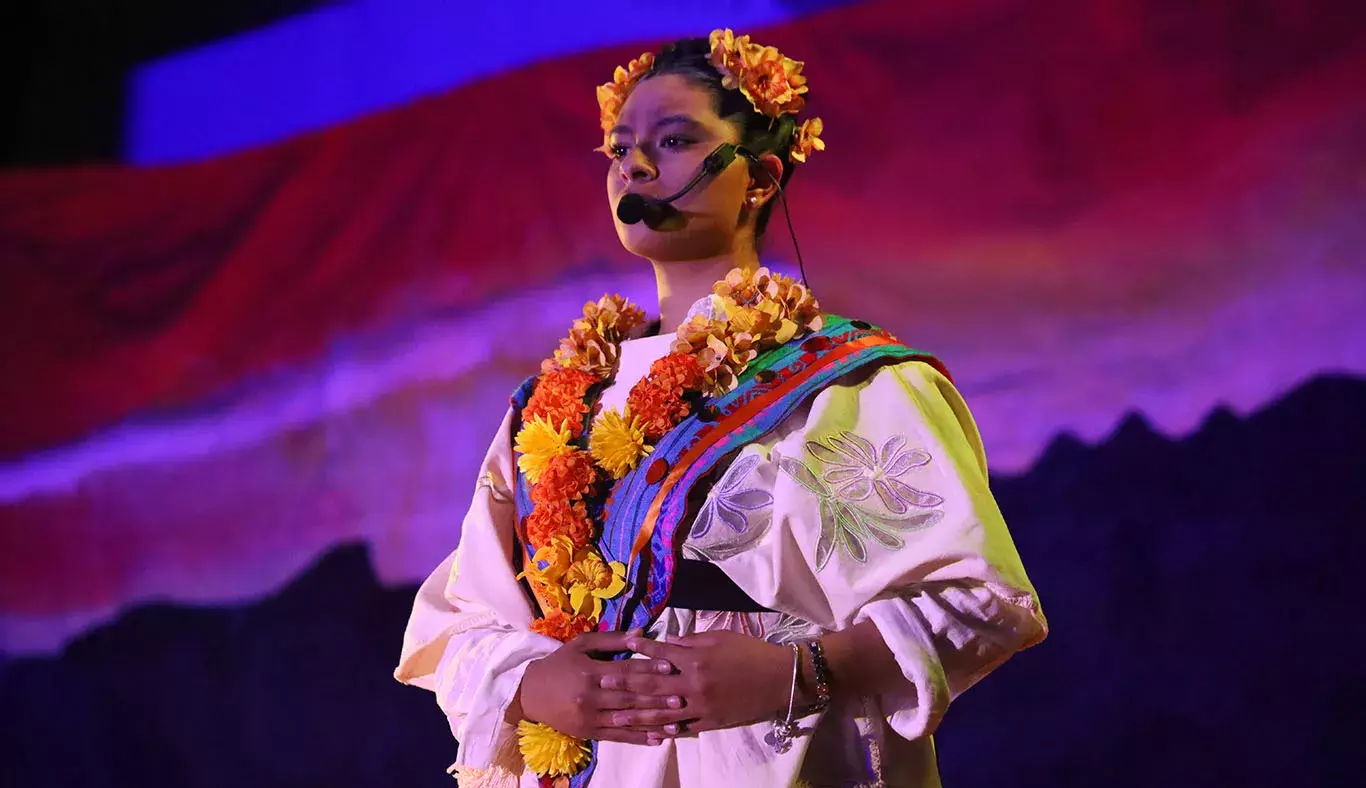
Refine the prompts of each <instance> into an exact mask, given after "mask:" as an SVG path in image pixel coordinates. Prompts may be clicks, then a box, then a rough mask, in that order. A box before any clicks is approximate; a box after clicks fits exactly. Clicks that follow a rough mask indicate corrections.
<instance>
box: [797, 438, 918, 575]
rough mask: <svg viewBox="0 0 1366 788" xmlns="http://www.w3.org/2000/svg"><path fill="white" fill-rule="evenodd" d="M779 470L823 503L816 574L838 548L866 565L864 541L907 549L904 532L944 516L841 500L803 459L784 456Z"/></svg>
mask: <svg viewBox="0 0 1366 788" xmlns="http://www.w3.org/2000/svg"><path fill="white" fill-rule="evenodd" d="M778 467H779V468H782V469H783V471H784V472H785V473H787V475H788V476H791V477H792V479H793V481H795V482H797V484H800V485H801V486H802V487H805V488H806V489H807V491H809V492H810V493H811V494H812V495H815V496H816V498H817V499H818V500H819V501H820V504H821V535H820V539H819V541H818V542H817V543H816V571H820V570H822V569H824V568H825V565H826V564H827V563H829V561H830V556H831V555H832V554H833V553H834V551H835V548H836V547H838V548H839V550H840V551H841V552H843V553H844V554H846V555H848V556H849V557H850V558H852V559H854V560H855V561H857V562H858V563H860V564H864V563H867V562H868V548H867V546H866V545H865V544H864V540H869V539H871V540H873V541H875V542H878V543H879V544H881V545H882V546H883V547H886V548H887V549H889V550H900V549H901V548H902V547H905V546H906V543H905V541H904V540H903V539H902V538H901V536H900V534H901V533H904V532H908V531H918V530H922V529H925V528H929V527H930V526H932V525H934V524H935V523H937V522H939V521H940V520H941V519H942V518H943V516H944V513H943V512H942V511H940V510H938V509H934V510H930V511H925V512H920V513H917V514H891V515H882V514H879V513H877V512H874V511H871V510H869V509H867V508H865V507H863V506H862V505H860V504H859V502H857V501H853V500H846V499H844V498H841V497H840V495H839V494H838V492H836V491H833V490H831V489H830V488H829V487H827V486H826V485H825V482H823V481H821V479H820V477H818V476H817V475H816V474H815V473H814V472H812V470H811V469H810V468H808V467H807V466H806V464H805V463H803V462H802V461H801V460H798V459H795V458H793V457H783V458H781V459H779V460H778Z"/></svg>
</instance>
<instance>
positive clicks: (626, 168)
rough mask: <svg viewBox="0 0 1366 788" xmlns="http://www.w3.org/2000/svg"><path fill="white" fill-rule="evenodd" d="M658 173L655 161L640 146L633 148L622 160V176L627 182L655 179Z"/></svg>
mask: <svg viewBox="0 0 1366 788" xmlns="http://www.w3.org/2000/svg"><path fill="white" fill-rule="evenodd" d="M657 175H658V172H657V171H656V170H655V166H654V163H653V162H651V161H650V159H649V157H647V156H646V155H645V154H644V153H643V152H642V151H641V150H640V148H639V147H635V148H632V149H631V150H630V152H629V153H627V154H626V158H625V159H623V160H622V162H621V177H622V178H623V179H625V180H626V182H627V183H634V182H636V181H649V180H653V179H654V178H655V177H656V176H657Z"/></svg>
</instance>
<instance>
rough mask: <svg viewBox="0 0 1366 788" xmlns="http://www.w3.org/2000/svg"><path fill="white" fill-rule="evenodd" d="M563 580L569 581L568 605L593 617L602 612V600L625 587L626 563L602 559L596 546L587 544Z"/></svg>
mask: <svg viewBox="0 0 1366 788" xmlns="http://www.w3.org/2000/svg"><path fill="white" fill-rule="evenodd" d="M564 582H565V583H567V584H568V585H569V606H570V607H571V608H573V610H574V612H575V613H578V614H579V615H584V616H589V617H590V618H592V619H593V620H594V621H596V620H597V619H598V618H599V617H600V616H601V615H602V601H603V600H604V599H611V598H612V597H614V596H616V595H617V594H620V593H621V592H622V591H623V590H624V589H625V588H626V565H625V564H623V563H622V562H620V561H610V562H609V561H604V560H602V556H601V555H598V552H597V551H596V550H594V549H592V548H587V549H584V550H580V551H579V554H578V556H576V557H575V559H574V563H573V564H570V566H569V569H568V571H566V572H565V575H564Z"/></svg>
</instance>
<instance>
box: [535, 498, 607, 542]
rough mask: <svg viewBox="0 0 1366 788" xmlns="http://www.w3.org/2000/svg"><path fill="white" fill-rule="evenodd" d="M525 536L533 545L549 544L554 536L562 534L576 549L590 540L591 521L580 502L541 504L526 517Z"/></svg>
mask: <svg viewBox="0 0 1366 788" xmlns="http://www.w3.org/2000/svg"><path fill="white" fill-rule="evenodd" d="M526 536H527V539H528V540H529V541H530V542H531V544H532V545H533V546H535V547H541V546H543V545H547V544H550V540H552V539H554V538H555V537H556V536H563V537H565V538H566V539H568V540H569V541H570V543H571V544H573V545H574V548H575V549H578V548H580V547H583V546H585V545H587V544H588V543H589V541H591V540H592V538H593V521H592V520H591V519H589V517H588V510H587V509H585V508H584V505H583V504H582V503H577V502H576V503H574V504H572V505H571V504H567V503H550V504H543V505H541V506H537V507H536V508H535V509H533V510H532V512H531V515H530V516H528V517H527V519H526Z"/></svg>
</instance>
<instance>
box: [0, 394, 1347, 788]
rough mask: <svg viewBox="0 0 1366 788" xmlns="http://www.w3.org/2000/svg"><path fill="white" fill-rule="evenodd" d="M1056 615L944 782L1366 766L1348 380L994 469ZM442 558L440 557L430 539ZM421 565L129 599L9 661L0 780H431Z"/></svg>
mask: <svg viewBox="0 0 1366 788" xmlns="http://www.w3.org/2000/svg"><path fill="white" fill-rule="evenodd" d="M993 489H994V490H995V492H996V495H997V499H998V501H999V502H1000V504H1001V508H1002V510H1003V511H1004V512H1005V515H1006V519H1007V521H1008V522H1009V523H1010V527H1011V531H1012V533H1013V535H1014V537H1015V540H1016V544H1017V546H1018V547H1019V549H1020V552H1021V554H1022V556H1023V557H1024V561H1025V565H1026V566H1027V567H1028V569H1029V572H1030V576H1031V578H1032V579H1033V580H1034V582H1035V584H1036V585H1037V587H1038V589H1039V593H1040V596H1041V598H1042V600H1043V603H1044V609H1045V612H1046V613H1047V615H1048V618H1049V623H1050V627H1051V630H1052V631H1051V635H1050V637H1049V639H1048V640H1047V641H1045V642H1044V644H1043V645H1041V646H1039V647H1037V648H1035V649H1032V650H1030V651H1027V652H1025V653H1023V654H1020V655H1018V656H1016V657H1015V658H1014V659H1012V660H1011V661H1010V662H1009V663H1007V664H1006V665H1005V666H1004V667H1002V668H1001V669H1000V670H999V671H998V672H997V673H996V674H994V675H993V676H992V677H990V678H989V679H987V680H986V681H984V682H982V683H981V684H979V685H978V686H976V687H974V688H973V689H971V690H970V691H969V692H967V693H965V694H964V695H963V696H962V697H961V698H959V699H958V700H957V701H955V703H954V705H953V707H952V708H951V710H950V712H949V714H948V715H947V717H946V719H945V721H944V723H943V725H942V727H941V728H940V731H939V735H938V737H937V742H938V748H939V754H940V768H941V771H942V772H943V779H944V783H945V784H946V785H950V786H955V787H956V788H964V787H967V788H972V787H975V786H981V787H982V788H986V787H987V786H993V787H994V786H1020V787H1023V788H1029V787H1031V786H1039V787H1040V788H1042V787H1043V786H1050V788H1056V786H1097V785H1106V786H1118V787H1119V788H1128V786H1134V787H1135V788H1137V786H1151V785H1163V786H1187V785H1189V786H1206V785H1213V786H1222V785H1238V786H1240V787H1242V788H1247V787H1248V786H1278V787H1279V786H1284V785H1344V784H1349V783H1351V782H1353V779H1352V778H1353V777H1359V776H1360V775H1362V774H1366V756H1364V755H1363V753H1366V748H1362V747H1361V746H1360V744H1359V742H1358V741H1357V739H1358V735H1359V732H1360V731H1363V730H1366V669H1363V668H1362V667H1361V657H1362V654H1363V651H1364V650H1366V649H1364V647H1366V631H1364V630H1363V627H1361V625H1360V623H1359V614H1358V612H1357V611H1358V609H1359V608H1360V603H1359V601H1358V600H1357V599H1356V598H1355V595H1354V593H1353V592H1352V591H1351V589H1352V586H1350V585H1348V581H1349V580H1350V579H1351V578H1352V577H1354V576H1355V574H1356V572H1357V571H1358V570H1359V567H1360V560H1361V557H1362V556H1363V555H1366V550H1363V547H1366V538H1363V536H1362V532H1363V530H1366V380H1361V379H1356V378H1350V377H1345V376H1324V377H1319V378H1316V379H1314V380H1312V381H1310V382H1308V383H1306V384H1305V385H1303V386H1301V387H1300V388H1298V389H1296V390H1295V391H1293V392H1290V393H1289V394H1287V395H1286V396H1285V397H1283V398H1282V399H1281V400H1279V401H1277V402H1276V403H1274V404H1272V405H1270V406H1268V407H1266V408H1265V409H1263V410H1261V411H1258V412H1256V413H1254V414H1251V415H1250V416H1248V417H1247V418H1239V417H1238V416H1236V415H1235V414H1233V413H1231V412H1229V411H1228V410H1226V409H1219V410H1216V411H1214V412H1212V413H1211V414H1210V415H1209V416H1208V418H1207V419H1206V421H1205V422H1204V423H1203V424H1202V426H1201V427H1200V429H1199V430H1197V431H1196V432H1195V433H1193V434H1192V435H1190V436H1189V437H1186V438H1182V439H1179V440H1172V439H1168V438H1166V437H1164V436H1162V435H1160V434H1158V433H1156V432H1154V431H1153V429H1152V428H1151V427H1150V425H1149V424H1148V423H1147V422H1146V421H1145V420H1143V419H1142V418H1141V417H1139V416H1137V415H1135V416H1131V417H1129V418H1127V419H1125V420H1124V421H1123V422H1121V423H1120V425H1119V426H1118V427H1117V428H1116V430H1115V431H1114V432H1113V433H1112V434H1111V435H1110V437H1109V438H1108V439H1106V440H1105V441H1103V442H1101V443H1098V444H1096V445H1086V444H1084V443H1081V442H1080V441H1078V440H1076V439H1075V438H1073V437H1070V436H1060V437H1059V438H1058V439H1057V440H1055V441H1054V442H1053V444H1052V445H1051V446H1050V447H1049V448H1048V450H1047V451H1045V452H1044V453H1043V455H1042V456H1041V457H1040V459H1039V461H1038V463H1036V465H1035V466H1034V467H1033V468H1032V469H1031V470H1030V471H1029V472H1027V473H1025V474H1023V475H1019V476H1014V477H1002V478H998V479H994V480H993ZM439 559H440V556H433V557H432V562H433V564H435V563H436V562H437V561H438V560H439ZM415 590H416V588H415V587H414V586H408V587H402V588H394V589H386V588H384V587H382V586H381V585H379V584H378V583H377V582H376V579H375V577H374V574H373V572H372V570H371V567H370V562H369V559H368V555H367V553H366V550H365V548H364V547H363V546H359V545H346V546H341V547H338V548H336V549H334V550H333V551H331V552H330V553H328V554H326V555H324V556H323V557H322V558H321V559H320V560H319V561H317V562H316V563H315V564H314V565H313V566H312V567H311V568H310V569H308V570H307V571H306V572H304V573H303V574H301V575H300V576H299V577H298V578H296V580H295V581H294V582H292V583H291V584H290V585H289V586H288V587H286V588H284V589H283V590H281V591H280V592H279V593H277V594H275V595H274V596H272V597H270V598H268V599H265V600H263V601H261V602H258V603H255V604H249V605H244V606H241V607H236V608H211V607H188V606H183V605H146V606H142V607H139V608H136V609H133V610H130V611H129V612H127V613H126V614H124V615H123V616H121V617H120V618H119V619H118V620H116V621H115V622H113V623H111V624H109V625H107V626H104V627H102V628H99V629H97V630H93V631H91V632H90V633H88V634H87V635H85V636H84V637H82V638H80V639H79V640H77V641H75V642H73V643H72V644H71V645H70V646H69V647H68V648H67V649H66V650H65V651H64V652H63V653H62V654H61V655H60V656H59V657H54V658H48V659H23V660H12V661H9V662H7V663H4V664H3V665H2V666H0V722H3V725H4V731H5V736H4V737H3V740H2V741H3V743H0V782H3V784H4V785H7V786H22V787H23V788H48V787H49V786H51V787H52V788H58V787H60V788H73V787H74V786H92V787H97V788H115V787H122V786H138V787H139V788H143V787H145V786H189V787H193V788H218V786H223V788H228V787H229V786H231V788H240V787H241V786H243V785H251V786H262V787H269V786H279V788H285V787H286V786H288V787H290V788H298V787H301V786H324V785H325V786H328V788H352V787H354V788H361V786H365V787H366V788H369V787H370V786H426V785H431V786H449V785H451V784H452V781H451V778H449V777H447V776H446V775H445V773H444V769H445V767H446V765H447V764H449V763H450V762H451V761H452V760H453V758H454V756H455V749H456V745H455V742H454V741H453V740H452V738H451V736H450V733H449V730H448V728H447V725H446V723H445V720H444V719H443V717H442V715H441V713H440V712H439V711H438V710H437V708H436V706H435V704H434V702H433V701H432V698H431V695H430V694H429V693H426V692H423V691H421V690H416V689H412V688H407V687H403V686H401V685H399V684H398V683H396V682H395V681H394V680H393V679H392V678H391V677H390V672H391V670H392V668H393V664H394V661H395V660H396V658H397V655H398V650H399V645H400V643H401V640H402V633H403V628H404V624H405V622H406V620H407V615H408V610H409V607H410V605H411V601H412V597H413V594H414V592H415Z"/></svg>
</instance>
